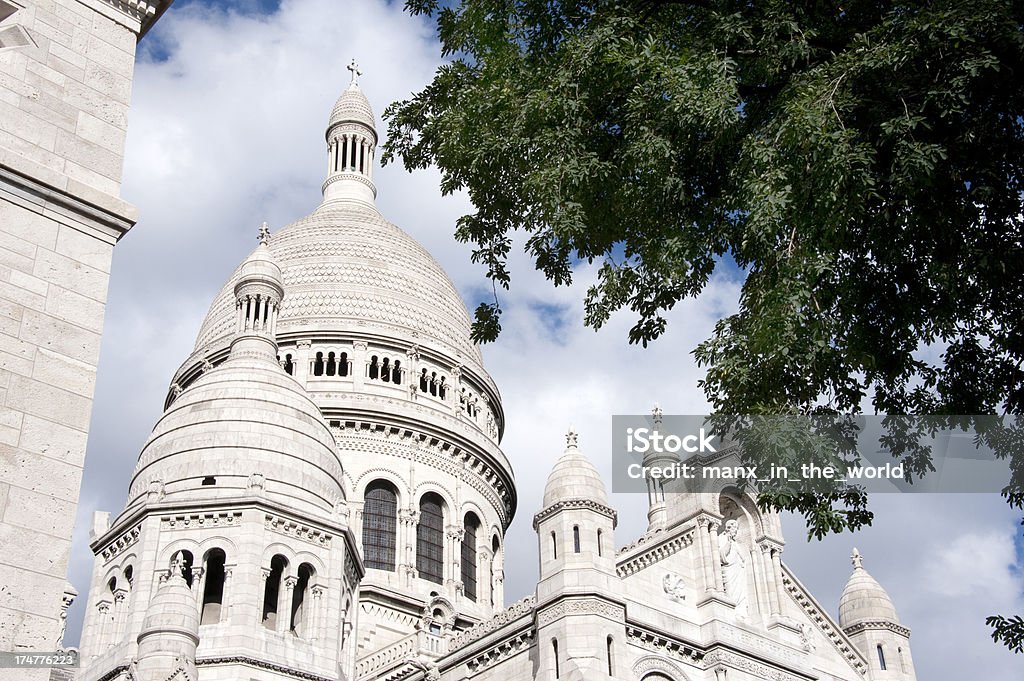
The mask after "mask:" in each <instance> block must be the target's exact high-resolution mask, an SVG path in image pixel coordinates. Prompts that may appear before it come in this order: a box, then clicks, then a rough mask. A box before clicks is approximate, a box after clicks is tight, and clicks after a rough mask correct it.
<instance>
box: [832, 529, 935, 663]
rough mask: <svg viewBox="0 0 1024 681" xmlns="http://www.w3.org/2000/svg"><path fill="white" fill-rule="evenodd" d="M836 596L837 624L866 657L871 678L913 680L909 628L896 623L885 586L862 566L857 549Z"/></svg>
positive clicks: (895, 616) (893, 609)
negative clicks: (847, 576) (851, 569)
mask: <svg viewBox="0 0 1024 681" xmlns="http://www.w3.org/2000/svg"><path fill="white" fill-rule="evenodd" d="M851 560H852V562H853V574H851V575H850V579H849V581H847V582H846V588H845V589H843V595H842V597H840V599H839V626H840V627H842V629H843V631H844V632H845V633H846V635H847V636H849V637H850V640H852V641H853V643H854V645H856V646H857V648H858V650H860V651H861V653H862V654H863V655H864V657H866V658H867V660H868V667H869V668H870V670H871V674H870V678H871V679H872V680H873V681H883V680H884V681H890V680H891V681H915V679H917V676H916V675H915V673H914V662H913V660H912V659H911V656H910V629H908V628H907V627H905V626H903V625H902V624H900V620H899V617H898V616H897V615H896V607H895V606H894V605H893V603H892V599H890V598H889V594H887V593H886V592H885V589H883V588H882V586H881V585H880V584H879V583H878V582H877V581H875V578H874V577H872V576H871V575H869V574H868V571H867V570H865V569H864V558H863V557H862V556H861V555H860V551H858V550H857V549H854V550H853V555H852V556H851Z"/></svg>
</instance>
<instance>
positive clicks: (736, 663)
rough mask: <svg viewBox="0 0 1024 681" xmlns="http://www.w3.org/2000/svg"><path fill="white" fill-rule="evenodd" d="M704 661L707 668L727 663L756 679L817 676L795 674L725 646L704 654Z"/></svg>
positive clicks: (802, 680) (804, 680)
mask: <svg viewBox="0 0 1024 681" xmlns="http://www.w3.org/2000/svg"><path fill="white" fill-rule="evenodd" d="M703 662H704V666H705V669H714V668H716V667H717V666H718V665H725V666H726V667H732V668H733V669H738V670H740V671H744V672H747V673H748V674H750V675H751V676H752V677H754V678H756V679H765V681H809V680H810V679H813V678H815V677H813V676H804V675H802V674H793V673H791V672H787V671H785V670H783V669H779V668H778V667H773V666H770V665H767V664H765V663H763V662H760V661H758V660H755V659H752V658H749V657H746V656H744V655H740V654H738V653H734V652H733V651H731V650H725V649H723V648H716V649H715V650H712V651H711V652H709V653H707V654H706V655H704V660H703Z"/></svg>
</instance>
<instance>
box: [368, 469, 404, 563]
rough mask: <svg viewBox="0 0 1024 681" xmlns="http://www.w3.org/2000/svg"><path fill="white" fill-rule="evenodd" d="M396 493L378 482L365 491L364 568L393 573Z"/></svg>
mask: <svg viewBox="0 0 1024 681" xmlns="http://www.w3.org/2000/svg"><path fill="white" fill-rule="evenodd" d="M397 519H398V493H397V492H396V491H395V489H394V487H392V486H391V485H390V484H389V483H387V482H384V481H383V480H377V481H374V482H372V483H370V485H369V487H367V488H366V496H365V497H364V503H363V555H364V561H365V564H366V567H368V568H373V569H374V570H394V569H395V526H396V525H397Z"/></svg>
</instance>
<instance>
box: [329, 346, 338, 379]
mask: <svg viewBox="0 0 1024 681" xmlns="http://www.w3.org/2000/svg"><path fill="white" fill-rule="evenodd" d="M337 373H338V360H336V359H335V358H334V353H333V352H328V353H327V375H328V376H334V375H335V374H337Z"/></svg>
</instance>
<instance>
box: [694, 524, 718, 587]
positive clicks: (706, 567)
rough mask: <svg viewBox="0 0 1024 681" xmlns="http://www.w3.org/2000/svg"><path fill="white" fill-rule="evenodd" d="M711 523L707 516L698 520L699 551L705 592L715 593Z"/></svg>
mask: <svg viewBox="0 0 1024 681" xmlns="http://www.w3.org/2000/svg"><path fill="white" fill-rule="evenodd" d="M710 523H711V521H710V519H708V518H707V517H705V516H700V517H698V518H697V551H698V553H699V555H700V563H701V568H702V569H701V574H702V576H703V578H704V591H706V592H707V593H713V592H714V590H715V577H714V575H713V574H712V570H713V567H712V565H711V560H712V559H711V541H710V538H711V531H710V530H709V529H708V525H710Z"/></svg>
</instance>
